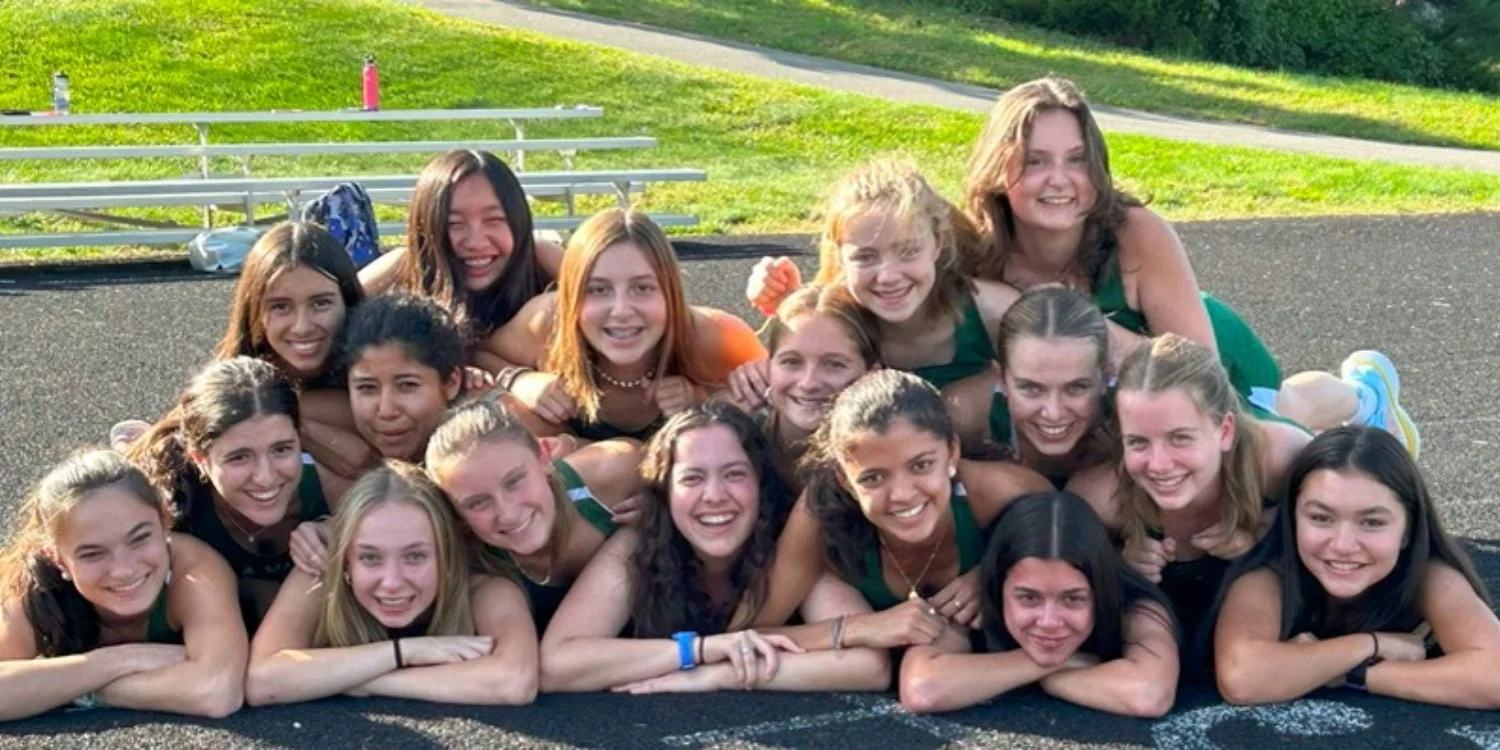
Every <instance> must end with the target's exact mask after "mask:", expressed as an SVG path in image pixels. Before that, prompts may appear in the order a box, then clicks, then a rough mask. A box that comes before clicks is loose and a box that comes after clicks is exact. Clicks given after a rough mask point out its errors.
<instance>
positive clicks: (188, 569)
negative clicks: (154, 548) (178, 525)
mask: <svg viewBox="0 0 1500 750" xmlns="http://www.w3.org/2000/svg"><path fill="white" fill-rule="evenodd" d="M172 575H173V576H174V577H176V578H178V579H182V578H183V577H184V576H189V575H211V576H214V577H216V578H223V579H228V578H232V577H233V573H231V571H230V570H229V563H226V562H224V558H223V557H222V556H220V555H219V553H218V552H217V551H215V550H214V548H213V547H210V546H208V544H206V543H204V542H203V541H201V540H199V539H198V538H197V537H194V536H191V535H189V534H185V533H183V532H180V531H174V532H172Z"/></svg>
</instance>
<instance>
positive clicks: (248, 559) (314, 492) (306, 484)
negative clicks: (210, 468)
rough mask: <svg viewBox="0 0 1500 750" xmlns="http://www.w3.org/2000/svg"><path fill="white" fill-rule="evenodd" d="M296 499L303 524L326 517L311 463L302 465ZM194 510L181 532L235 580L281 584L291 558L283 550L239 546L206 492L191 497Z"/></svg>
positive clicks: (287, 571) (325, 504)
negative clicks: (208, 550) (215, 555)
mask: <svg viewBox="0 0 1500 750" xmlns="http://www.w3.org/2000/svg"><path fill="white" fill-rule="evenodd" d="M297 499H298V501H299V505H300V506H301V508H300V511H299V512H298V517H299V518H300V519H301V520H303V521H314V520H317V519H319V518H322V517H323V516H326V515H328V500H327V498H325V497H323V483H322V482H321V481H319V480H318V469H317V467H316V466H313V465H312V464H310V463H304V464H303V465H302V478H301V480H300V481H299V482H298V483H297ZM192 502H193V507H192V509H191V511H190V512H189V515H188V522H187V527H186V528H185V529H183V530H184V531H186V532H188V533H189V534H192V535H193V536H194V537H197V538H198V539H200V540H202V541H203V543H204V544H207V545H208V546H210V547H213V549H214V551H215V552H218V553H219V554H220V555H222V556H223V557H224V561H225V562H227V563H229V569H230V570H233V571H234V574H235V576H236V577H238V578H242V579H243V578H249V579H258V580H262V581H275V582H277V583H280V582H281V581H282V580H283V579H285V578H286V575H287V573H290V572H291V571H292V556H291V553H290V552H289V551H285V550H283V551H282V552H279V553H274V554H264V555H263V554H260V553H257V552H251V551H250V550H247V549H245V548H244V547H242V546H240V543H239V542H238V541H236V540H235V539H234V537H233V536H231V535H230V532H229V529H227V528H225V527H224V522H223V521H221V520H220V519H219V514H218V513H215V512H214V508H213V497H212V495H211V493H209V492H200V493H198V495H197V497H195V498H193V501H192Z"/></svg>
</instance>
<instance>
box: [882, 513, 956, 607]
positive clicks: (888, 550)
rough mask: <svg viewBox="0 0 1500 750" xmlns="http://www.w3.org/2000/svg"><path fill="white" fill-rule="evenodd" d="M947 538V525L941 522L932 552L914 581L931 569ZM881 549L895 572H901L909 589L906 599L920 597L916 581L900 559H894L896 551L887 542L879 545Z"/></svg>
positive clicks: (902, 578) (921, 577) (920, 578)
mask: <svg viewBox="0 0 1500 750" xmlns="http://www.w3.org/2000/svg"><path fill="white" fill-rule="evenodd" d="M947 538H948V525H947V524H943V529H942V531H940V532H939V533H938V538H937V541H935V542H933V543H932V552H931V553H929V554H928V555H927V564H926V565H923V566H922V572H920V573H918V574H917V577H916V581H920V580H922V579H923V578H925V577H926V576H927V571H928V570H931V569H932V561H933V560H936V559H937V553H938V550H939V549H942V546H943V540H945V539H947ZM881 549H884V550H885V554H886V556H888V557H890V558H891V563H892V564H894V565H895V566H896V572H897V573H900V574H901V580H903V581H906V585H907V586H908V587H909V588H910V589H911V590H910V591H909V592H908V593H907V595H906V598H907V600H908V601H910V600H913V599H920V598H922V597H920V596H918V595H917V584H916V582H915V581H913V580H912V577H911V576H909V575H907V574H906V570H905V569H904V568H902V567H901V561H900V560H897V559H896V553H895V552H892V551H891V546H890V545H889V544H884V545H881Z"/></svg>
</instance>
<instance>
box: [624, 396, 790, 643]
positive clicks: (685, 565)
mask: <svg viewBox="0 0 1500 750" xmlns="http://www.w3.org/2000/svg"><path fill="white" fill-rule="evenodd" d="M713 426H721V427H725V428H728V429H729V431H730V432H733V433H734V435H735V437H737V438H738V439H739V443H740V445H741V446H742V447H743V448H744V449H745V455H746V457H748V458H749V459H750V464H751V468H752V470H753V471H754V472H755V477H756V479H757V480H759V483H760V511H759V514H758V515H757V517H756V519H755V526H754V528H753V529H752V530H751V532H750V538H749V539H747V540H745V545H744V546H743V547H741V548H740V551H739V555H738V556H737V557H736V558H735V560H734V563H733V564H732V565H731V566H730V571H729V580H730V583H731V585H732V586H733V588H734V591H735V593H736V597H735V599H736V601H734V602H730V603H729V604H728V606H727V607H726V606H720V607H715V606H714V604H713V601H712V599H711V597H710V596H709V594H708V590H707V589H706V588H704V586H703V583H702V567H703V566H702V563H701V562H700V561H699V559H698V556H697V555H696V554H695V553H694V552H693V548H692V545H691V544H689V543H688V540H687V538H686V537H684V536H683V535H682V532H681V531H678V529H677V525H676V524H674V523H673V522H672V511H671V494H672V467H673V465H674V464H675V463H676V460H677V441H678V439H679V438H681V437H682V436H683V435H685V434H687V433H689V432H692V431H694V430H701V429H705V428H709V427H713ZM641 477H642V479H643V480H644V485H645V496H646V501H645V502H644V503H642V506H641V521H640V526H639V528H640V546H639V547H637V548H636V551H635V555H634V556H633V557H632V558H631V560H632V565H631V568H632V572H633V573H634V578H635V581H634V583H635V586H634V593H633V594H632V595H631V607H630V611H631V622H633V623H634V627H635V635H636V636H637V637H643V638H664V637H666V636H668V635H671V634H672V633H675V632H678V631H681V630H697V631H699V632H703V633H722V632H726V631H729V630H733V629H735V628H739V627H744V626H745V625H746V624H747V623H750V622H754V621H755V617H756V615H757V614H759V613H760V608H761V607H762V606H764V605H765V601H766V595H767V592H766V587H767V585H768V580H767V579H768V573H767V571H769V570H770V567H771V566H770V563H771V558H772V556H773V555H774V554H775V551H776V537H777V535H778V534H780V533H781V527H782V526H783V525H785V523H786V517H787V513H788V512H789V511H790V509H791V506H792V501H793V497H792V493H791V489H790V488H789V487H787V485H786V483H785V482H784V481H783V480H782V478H781V474H780V473H779V472H777V471H776V468H775V466H774V464H773V461H772V458H771V446H770V442H769V441H767V440H766V436H765V435H764V434H763V433H762V432H761V431H760V429H759V428H758V427H756V425H755V422H754V420H752V419H751V418H750V416H749V415H747V414H745V413H744V412H743V411H740V409H739V407H737V406H734V405H733V404H730V403H728V402H726V401H718V400H710V401H708V402H707V403H704V404H701V405H699V406H694V407H691V408H689V409H688V410H687V411H683V412H679V413H677V414H675V415H673V416H672V418H671V419H670V420H668V421H667V424H666V426H664V427H662V428H661V430H660V431H659V432H657V433H656V435H654V436H653V437H652V438H651V442H649V443H647V445H646V451H645V459H644V461H643V462H642V463H641ZM742 603H743V605H744V607H743V611H744V614H745V616H744V618H743V620H742V621H740V622H734V621H733V618H734V613H735V611H736V609H737V608H738V607H739V606H740V604H742Z"/></svg>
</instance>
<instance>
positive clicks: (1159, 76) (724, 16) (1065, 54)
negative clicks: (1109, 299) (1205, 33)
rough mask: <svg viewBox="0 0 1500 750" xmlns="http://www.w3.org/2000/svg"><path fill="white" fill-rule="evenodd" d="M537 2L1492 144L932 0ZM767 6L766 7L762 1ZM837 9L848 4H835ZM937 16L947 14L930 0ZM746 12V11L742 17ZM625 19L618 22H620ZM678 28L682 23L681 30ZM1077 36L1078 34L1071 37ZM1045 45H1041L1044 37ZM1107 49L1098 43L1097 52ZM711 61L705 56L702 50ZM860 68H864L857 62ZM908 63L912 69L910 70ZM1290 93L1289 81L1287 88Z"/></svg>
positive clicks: (1282, 118)
mask: <svg viewBox="0 0 1500 750" xmlns="http://www.w3.org/2000/svg"><path fill="white" fill-rule="evenodd" d="M494 2H497V3H502V4H509V5H519V6H525V7H528V8H532V9H535V10H539V11H541V12H547V13H555V14H559V15H569V16H571V15H578V14H577V13H575V12H573V11H570V10H562V9H558V8H557V7H550V8H544V7H537V4H536V3H535V2H519V1H518V0H494ZM539 2H540V3H541V4H542V5H547V6H559V7H566V8H586V9H587V10H589V11H590V12H592V13H600V14H610V15H615V16H620V15H622V14H626V13H628V16H629V17H630V18H631V19H635V20H639V21H641V22H642V23H643V24H652V23H659V24H670V25H671V26H672V27H674V28H675V29H679V30H683V31H671V30H667V31H666V33H668V34H673V35H677V36H683V37H688V38H693V37H695V36H701V35H704V34H707V35H717V36H718V37H722V38H724V39H734V40H738V41H739V42H741V43H740V44H736V45H735V46H737V47H741V48H743V49H747V50H751V51H753V52H756V53H759V54H763V55H765V56H766V57H768V58H770V59H772V60H775V61H777V62H780V63H782V64H784V65H790V66H793V67H798V68H803V69H811V70H816V71H820V72H828V73H839V72H847V71H849V70H850V68H849V67H847V66H846V64H845V63H843V62H838V61H829V62H820V61H818V60H809V59H807V58H805V57H799V56H796V55H787V54H785V53H783V52H780V51H778V50H774V49H770V48H767V47H762V46H759V45H758V44H754V42H756V41H757V40H767V41H769V42H771V43H774V44H775V45H776V46H777V47H779V48H782V49H786V50H788V51H791V52H793V53H796V54H797V55H813V56H818V57H823V58H835V57H836V58H839V59H840V60H842V61H847V62H849V63H854V64H856V65H864V66H877V67H883V68H886V69H891V70H900V71H905V74H904V75H898V77H902V78H908V79H911V78H917V79H920V80H923V81H924V82H928V83H933V84H934V85H937V86H939V87H940V88H942V89H944V90H947V91H950V92H952V93H955V94H960V95H963V96H978V97H982V98H992V97H993V95H994V94H993V91H992V90H991V89H990V88H988V87H989V86H993V87H997V88H999V87H1005V86H1010V85H1014V84H1017V83H1021V82H1024V81H1026V80H1031V79H1034V78H1038V77H1041V76H1043V75H1048V74H1056V75H1061V76H1066V77H1068V78H1071V79H1073V80H1074V81H1076V82H1078V83H1079V85H1080V86H1082V87H1083V88H1084V90H1085V91H1086V92H1089V93H1090V96H1091V98H1092V99H1093V100H1094V101H1096V102H1099V103H1104V104H1109V105H1112V106H1115V107H1121V108H1126V109H1149V110H1151V111H1154V112H1159V113H1162V114H1167V115H1177V116H1182V117H1187V118H1193V119H1204V120H1228V121H1233V122H1242V123H1248V124H1255V125H1264V126H1268V127H1274V128H1278V129H1283V130H1293V131H1308V132H1318V133H1328V134H1334V135H1343V136H1348V137H1354V138H1365V139H1371V140H1379V141H1391V142H1398V143H1412V144H1421V145H1433V146H1450V147H1461V148H1492V149H1493V148H1496V147H1495V146H1494V145H1492V144H1485V143H1477V142H1474V141H1471V140H1465V139H1463V138H1459V137H1452V136H1444V135H1441V134H1436V133H1431V132H1425V131H1422V130H1419V129H1414V128H1410V127H1406V126H1403V125H1399V124H1396V123H1392V122H1387V121H1382V120H1375V119H1371V118H1368V117H1361V116H1357V115H1350V114H1341V113H1331V112H1306V111H1297V110H1292V109H1286V108H1282V107H1277V106H1274V105H1269V104H1264V103H1260V102H1251V101H1244V100H1241V99H1236V98H1234V97H1230V96H1222V95H1214V94H1211V93H1203V92H1196V91H1191V90H1187V89H1185V88H1184V86H1183V85H1180V84H1182V83H1185V82H1198V83H1204V84H1209V85H1214V86H1219V87H1224V88H1230V89H1243V90H1253V91H1256V92H1261V93H1265V92H1271V91H1275V90H1276V88H1277V87H1276V86H1274V85H1272V84H1269V83H1263V82H1256V81H1230V80H1224V79H1214V78H1211V77H1208V76H1201V75H1193V74H1181V73H1178V72H1175V71H1174V72H1171V73H1158V72H1153V71H1149V70H1142V69H1139V68H1136V67H1133V66H1130V65H1120V64H1116V63H1111V62H1107V61H1104V60H1098V61H1094V60H1088V59H1083V57H1082V55H1086V54H1088V52H1089V49H1088V46H1087V45H1088V44H1089V43H1088V42H1080V40H1077V39H1074V38H1070V37H1064V36H1061V35H1051V34H1047V33H1045V32H1039V31H1036V30H1032V29H1022V28H1019V27H1016V26H1012V25H1010V24H1007V23H1005V22H1003V21H1000V20H991V19H981V18H977V17H972V16H969V17H965V20H972V21H973V25H974V26H975V27H977V28H979V29H983V30H986V31H990V32H993V33H995V34H997V35H1000V36H1004V37H1008V38H1014V39H1018V40H1020V41H1022V42H1024V43H1026V44H1028V45H1035V46H1037V47H1039V50H1038V51H1036V52H1030V51H1023V50H1017V49H1015V48H1014V47H1011V46H1001V45H994V44H985V43H983V42H981V41H979V40H976V39H974V38H973V37H971V36H969V35H967V34H953V33H944V32H937V33H934V32H933V31H932V28H933V25H932V24H930V23H928V22H926V21H924V20H923V13H927V12H932V8H931V7H919V6H915V5H912V4H910V3H904V2H899V0H839V2H837V3H836V4H825V5H818V6H810V5H808V4H802V3H777V4H774V6H773V4H770V3H768V4H766V6H765V7H766V8H767V9H768V10H763V11H761V10H757V11H754V12H753V13H739V12H736V11H734V10H733V9H729V8H725V7H720V6H716V5H714V4H710V3H686V4H684V3H678V2H670V1H669V0H637V1H636V2H632V3H631V4H630V9H629V10H628V11H625V10H622V9H620V4H618V3H615V2H612V1H611V2H597V3H591V2H586V1H580V0H539ZM773 7H774V9H770V8H773ZM840 9H847V10H849V11H851V12H847V13H841V12H839V11H840ZM939 14H940V15H941V16H942V17H943V19H944V20H945V21H946V20H947V19H951V18H954V16H953V15H952V14H950V13H947V12H942V11H939ZM752 15H753V17H751V16H752ZM877 15H878V16H880V17H881V18H882V19H883V22H881V23H875V22H872V21H871V20H870V19H871V17H872V16H877ZM627 23H628V22H627ZM684 31H685V32H687V33H684ZM1080 45H1084V46H1082V47H1080ZM1049 47H1050V49H1049ZM1111 52H1112V51H1111V50H1108V49H1105V48H1102V47H1101V48H1100V49H1099V50H1098V53H1099V56H1100V57H1101V58H1102V57H1103V56H1104V55H1106V54H1110V53H1111ZM706 62H709V63H710V64H711V61H706ZM976 66H978V67H982V69H983V71H984V72H983V73H980V74H978V75H979V76H980V77H981V78H984V79H987V80H985V81H984V83H985V84H986V85H983V86H981V85H974V84H966V83H959V82H955V81H956V80H957V79H961V78H965V77H970V76H972V75H973V74H970V73H966V72H965V70H964V69H965V68H974V67H976ZM860 72H868V71H860ZM913 74H917V75H913ZM923 75H927V76H936V77H938V78H941V79H945V80H944V81H942V82H933V81H930V80H927V79H926V78H924V77H922V76H923ZM1295 94H1297V92H1296V91H1295V90H1293V89H1289V90H1288V91H1287V95H1288V96H1292V95H1295Z"/></svg>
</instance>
